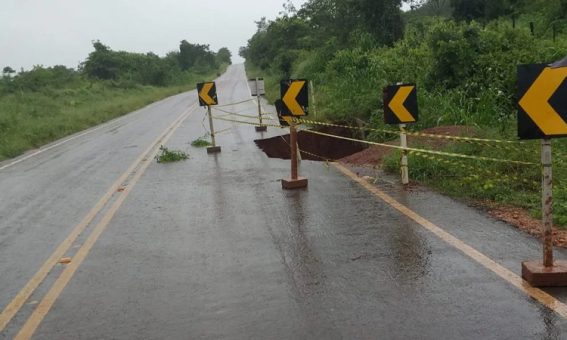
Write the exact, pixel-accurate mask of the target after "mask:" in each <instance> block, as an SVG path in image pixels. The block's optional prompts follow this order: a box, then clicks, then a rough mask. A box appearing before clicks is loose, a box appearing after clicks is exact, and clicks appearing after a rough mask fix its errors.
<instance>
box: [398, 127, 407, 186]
mask: <svg viewBox="0 0 567 340" xmlns="http://www.w3.org/2000/svg"><path fill="white" fill-rule="evenodd" d="M400 146H401V147H402V159H401V162H400V163H401V164H400V168H401V172H402V184H403V185H407V184H409V169H408V151H407V150H406V148H407V147H408V138H407V134H406V124H400Z"/></svg>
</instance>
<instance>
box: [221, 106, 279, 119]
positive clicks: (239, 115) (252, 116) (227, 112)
mask: <svg viewBox="0 0 567 340" xmlns="http://www.w3.org/2000/svg"><path fill="white" fill-rule="evenodd" d="M213 110H217V111H220V112H223V113H226V115H223V116H221V117H226V116H237V117H242V118H254V119H259V117H258V116H257V115H245V114H241V113H236V112H230V111H225V110H222V109H217V108H213ZM262 116H267V115H265V114H262ZM262 120H272V121H273V120H274V119H272V118H262Z"/></svg>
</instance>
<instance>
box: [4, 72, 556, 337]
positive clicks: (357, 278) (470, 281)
mask: <svg viewBox="0 0 567 340" xmlns="http://www.w3.org/2000/svg"><path fill="white" fill-rule="evenodd" d="M217 88H218V95H219V100H220V104H228V103H232V102H238V101H242V100H246V99H249V98H250V97H249V92H248V88H247V86H246V76H245V74H244V70H243V67H242V66H241V65H236V66H232V67H231V68H230V69H229V70H228V72H227V73H226V74H225V75H223V76H222V77H221V78H220V79H219V80H218V81H217ZM195 102H196V94H195V93H194V92H190V93H187V94H182V95H179V96H176V97H173V98H170V99H168V100H165V101H163V102H160V103H156V104H153V105H152V106H150V107H149V108H146V109H143V110H140V111H139V112H137V113H134V114H133V115H129V116H125V117H124V118H121V119H119V120H117V121H115V122H110V123H109V124H107V125H105V126H104V127H103V128H100V129H98V130H96V131H93V132H92V133H90V134H87V135H85V136H81V137H80V138H77V139H75V140H72V141H70V142H69V143H66V144H64V145H62V146H59V147H56V148H53V149H51V150H48V151H46V152H44V153H42V154H40V155H37V156H35V157H32V158H30V159H28V160H25V161H22V162H20V163H18V164H15V165H13V166H10V167H8V168H5V169H2V170H0V190H1V191H2V193H3V198H2V202H1V206H0V282H1V284H0V308H2V309H3V308H5V306H7V305H8V304H9V303H10V302H11V301H12V300H13V299H14V297H15V296H16V294H18V292H20V291H21V289H22V287H24V286H25V285H26V283H27V282H28V281H29V280H30V278H32V277H33V276H34V274H36V272H37V271H38V269H39V268H40V267H41V266H42V264H44V263H45V261H46V260H47V258H48V257H49V256H50V255H51V254H52V253H53V251H54V250H55V249H56V248H57V247H58V246H59V245H60V243H61V242H63V240H64V239H65V238H66V237H68V235H69V234H70V233H71V232H72V230H74V228H75V227H76V225H78V224H80V223H81V220H82V219H84V217H85V215H86V214H88V213H89V211H91V209H92V208H93V207H94V206H95V205H96V204H97V202H99V200H100V198H101V197H102V196H103V195H104V194H105V193H106V192H107V191H108V190H109V188H111V189H112V188H113V183H115V182H116V181H117V179H118V178H119V177H120V176H121V174H123V173H125V172H127V169H128V167H129V166H130V165H131V164H134V163H136V160H137V159H138V158H139V157H140V155H142V154H143V153H144V150H146V148H148V147H149V146H150V145H151V144H152V142H153V141H155V140H156V138H158V137H159V136H160V134H162V133H164V132H167V131H168V130H167V128H168V127H169V126H171V125H172V124H173V123H176V122H177V123H178V125H179V127H178V128H177V129H176V130H175V131H174V132H173V131H171V132H172V134H171V138H170V139H169V140H168V141H167V143H166V145H167V146H168V147H170V148H172V149H180V150H184V151H187V152H188V153H189V154H190V157H191V158H190V159H189V160H187V161H185V162H180V163H173V164H157V163H156V162H155V161H153V160H152V159H146V160H145V161H144V159H145V158H144V157H142V158H141V160H140V161H141V163H140V164H141V165H139V167H137V168H135V169H134V171H133V173H131V174H130V175H128V176H125V178H124V181H120V183H119V185H118V190H115V191H113V194H112V195H111V196H110V197H109V199H108V201H107V202H105V204H104V206H103V207H102V208H101V209H100V211H99V212H97V213H96V214H95V216H94V217H93V219H92V221H90V223H88V225H87V226H86V227H85V231H84V232H83V233H81V234H80V235H79V236H78V237H77V238H76V239H74V240H73V241H72V242H71V243H70V246H69V248H68V249H67V250H66V251H65V252H64V256H65V257H70V258H71V261H72V262H71V264H68V265H62V264H57V265H55V266H54V267H53V268H52V269H51V270H49V273H48V274H46V276H45V279H44V280H43V281H42V282H41V284H39V286H38V287H37V289H36V290H34V292H33V294H31V296H30V297H29V298H28V299H26V300H25V303H24V304H23V305H22V307H21V308H20V309H19V311H18V313H17V314H15V316H14V318H13V319H11V320H10V322H9V323H8V324H7V326H6V328H5V329H4V330H3V332H2V333H0V334H1V335H0V337H1V338H12V337H14V336H16V335H17V334H20V335H22V334H23V335H25V334H30V333H26V332H25V331H26V329H27V330H29V329H30V326H29V325H30V323H29V322H28V320H29V319H30V316H32V318H31V319H33V316H34V315H35V316H37V317H39V319H35V320H39V321H38V322H37V328H33V330H32V331H31V334H33V335H34V337H35V338H38V339H101V338H104V339H107V338H108V339H138V338H140V339H162V338H168V339H194V338H206V339H219V338H221V339H520V338H521V339H562V338H567V323H566V321H567V319H565V318H564V317H563V316H561V314H560V313H557V312H556V311H553V310H552V309H549V308H548V307H545V306H544V305H543V304H541V303H540V302H538V301H536V300H534V299H532V298H531V297H529V296H528V295H527V294H526V293H525V292H524V291H522V290H521V289H518V288H517V287H515V286H513V285H512V284H510V282H508V281H506V280H504V279H502V277H500V276H499V275H497V274H496V273H495V272H493V271H491V270H490V269H489V268H487V267H486V266H484V265H482V264H481V263H479V262H478V261H475V260H474V259H472V258H471V257H470V256H467V255H465V254H464V253H463V252H462V251H461V250H459V249H458V247H455V245H452V244H450V243H448V242H447V241H446V240H443V239H441V238H439V237H438V236H436V235H434V234H433V233H431V232H430V231H428V230H426V229H425V228H423V227H422V226H421V225H420V224H418V223H416V222H415V221H414V220H412V219H410V218H409V217H408V216H405V215H403V214H402V213H400V211H398V210H396V209H394V208H393V207H392V206H390V205H389V204H386V203H385V202H384V200H382V199H380V198H378V197H377V196H376V195H374V194H372V193H371V192H369V191H368V190H366V189H365V188H363V187H362V186H361V185H359V184H358V183H356V182H355V181H353V179H351V178H349V177H347V176H344V175H343V174H342V173H341V172H340V171H339V170H338V169H337V168H335V167H333V166H331V167H327V166H326V165H325V164H323V163H316V162H310V161H303V162H302V164H301V170H300V173H301V175H304V176H306V177H308V178H309V189H307V190H299V191H282V189H281V183H280V182H279V179H281V178H283V177H287V176H289V161H284V160H277V159H268V158H267V157H266V156H265V155H264V154H263V153H262V152H261V151H260V150H258V149H257V148H256V146H255V144H254V142H253V140H254V139H256V138H261V137H272V136H274V135H277V134H281V133H283V131H282V130H280V129H275V128H269V130H268V132H267V133H256V132H255V131H254V127H253V126H251V125H241V124H237V123H231V122H227V121H219V120H217V121H215V128H216V130H225V129H227V128H231V129H230V130H229V131H227V132H225V133H222V134H220V135H219V136H218V138H217V140H218V144H219V145H220V146H221V147H222V153H220V154H218V155H207V154H206V152H205V150H204V149H198V148H194V147H192V146H191V145H190V143H191V142H192V141H193V140H195V139H196V138H198V137H201V136H203V135H204V134H205V133H206V129H205V126H206V125H207V121H206V120H205V119H204V118H205V116H204V112H205V111H204V110H203V109H202V108H195V106H194V105H195ZM223 109H224V110H226V111H233V112H238V113H239V114H249V115H252V114H254V113H255V112H256V111H255V110H256V105H255V104H254V103H253V102H249V103H243V104H239V105H237V106H234V107H230V106H229V107H225V108H223ZM189 113H190V115H189V116H188V117H187V119H186V120H183V121H181V120H180V121H176V119H177V118H179V117H181V118H183V115H184V114H189ZM216 114H217V115H223V114H225V113H222V112H220V111H216ZM231 119H237V120H242V119H244V118H242V117H240V118H238V117H233V118H231ZM146 158H147V157H146ZM1 166H2V164H0V167H1ZM361 171H362V170H361ZM137 175H138V177H136V176H137ZM394 180H395V179H394ZM377 186H378V187H379V188H380V190H382V191H384V192H385V193H387V194H388V195H390V196H391V197H393V198H394V199H396V200H397V201H398V202H400V203H401V204H403V205H405V206H407V207H408V208H409V209H411V210H412V211H414V212H415V213H417V214H419V215H420V216H423V217H424V218H426V219H427V220H429V221H431V222H432V223H434V224H435V225H436V226H439V227H440V228H442V229H443V230H445V231H446V232H448V233H450V234H451V235H453V236H454V237H456V238H458V239H459V240H462V242H464V243H466V244H467V245H469V246H471V247H473V248H474V249H476V250H478V251H479V252H481V253H482V254H484V255H486V256H487V257H488V258H490V259H492V260H493V261H495V262H496V263H497V264H499V265H500V266H502V267H504V268H506V269H507V270H509V271H511V272H512V273H514V274H516V275H519V274H520V262H521V261H524V260H529V259H539V258H540V257H541V250H540V249H541V247H540V245H539V243H538V242H537V240H535V239H533V238H531V237H529V236H527V235H525V234H523V233H522V232H520V231H517V230H516V229H514V228H512V227H510V226H508V225H506V224H503V223H500V222H497V221H494V220H493V219H491V218H488V217H487V216H485V215H484V214H482V213H479V212H477V211H475V210H473V209H471V208H468V207H466V206H464V205H462V204H460V203H457V202H454V201H452V200H450V199H447V198H444V197H442V196H440V195H437V194H434V193H431V192H428V191H426V190H422V189H418V190H414V191H410V192H407V191H403V190H400V188H399V186H398V185H397V184H395V183H394V182H392V180H391V179H389V178H386V177H382V178H381V179H380V180H379V181H378V182H377ZM124 194H127V196H126V197H124V196H125V195H124ZM123 195H124V196H123ZM106 217H110V218H108V220H107V219H106ZM105 223H106V225H105ZM99 226H102V227H101V228H100V229H97V228H98V227H99ZM96 230H100V234H98V235H99V236H97V237H93V236H92V235H94V234H95V232H96ZM91 243H92V247H90V248H89V247H86V246H87V245H89V244H91ZM566 255H567V254H566V253H565V252H564V251H559V252H558V254H557V257H558V258H566ZM81 256H83V257H84V261H82V262H81V263H80V265H77V268H76V271H74V272H69V271H68V269H69V268H70V267H69V266H71V265H75V264H77V263H78V261H77V259H79V258H81ZM66 273H67V274H66ZM65 275H70V277H69V279H68V280H67V281H65V280H61V277H63V276H65ZM53 287H56V288H57V287H59V288H60V292H59V293H58V294H56V295H50V294H49V293H48V292H53V291H57V289H54V288H53ZM547 291H548V292H549V293H552V294H553V296H555V297H557V298H558V299H559V300H558V301H557V304H558V305H561V302H560V301H562V302H563V303H565V302H567V289H564V288H556V289H553V290H547ZM46 294H47V296H51V297H55V298H54V299H53V301H51V302H52V305H49V306H50V308H49V309H48V310H46V311H41V310H40V311H38V308H36V307H38V306H45V303H46V302H45V301H46V298H45V296H46ZM47 300H49V299H47ZM48 302H49V301H48ZM22 330H23V333H19V332H20V331H22Z"/></svg>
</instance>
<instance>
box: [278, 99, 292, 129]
mask: <svg viewBox="0 0 567 340" xmlns="http://www.w3.org/2000/svg"><path fill="white" fill-rule="evenodd" d="M275 105H276V112H277V113H278V119H279V121H280V125H281V126H290V125H291V123H292V119H293V118H292V117H291V116H282V110H283V102H282V100H281V99H278V100H276V102H275Z"/></svg>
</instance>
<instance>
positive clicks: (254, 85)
mask: <svg viewBox="0 0 567 340" xmlns="http://www.w3.org/2000/svg"><path fill="white" fill-rule="evenodd" d="M248 85H249V87H250V91H251V94H252V96H256V100H257V102H258V119H259V121H260V126H256V132H263V131H267V130H268V127H267V126H265V125H264V124H263V122H262V102H261V96H262V95H264V94H266V90H265V86H264V79H263V78H254V79H250V80H248Z"/></svg>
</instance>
